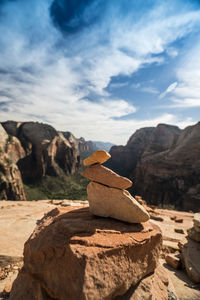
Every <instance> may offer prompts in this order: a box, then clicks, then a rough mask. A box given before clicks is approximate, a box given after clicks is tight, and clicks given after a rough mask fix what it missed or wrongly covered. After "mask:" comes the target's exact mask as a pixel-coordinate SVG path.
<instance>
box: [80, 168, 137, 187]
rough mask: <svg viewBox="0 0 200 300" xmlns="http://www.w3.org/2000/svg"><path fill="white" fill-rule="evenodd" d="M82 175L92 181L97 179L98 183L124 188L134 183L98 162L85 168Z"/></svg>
mask: <svg viewBox="0 0 200 300" xmlns="http://www.w3.org/2000/svg"><path fill="white" fill-rule="evenodd" d="M82 175H83V176H84V177H86V178H88V179H90V180H91V181H96V182H98V183H102V184H104V185H107V186H110V187H114V188H119V189H122V190H123V189H127V188H129V187H131V185H132V181H131V180H129V179H128V178H125V177H122V176H120V175H118V174H117V173H115V172H113V171H112V170H110V169H108V168H106V167H104V166H102V165H100V164H96V165H93V166H91V167H89V168H87V169H85V170H84V171H83V173H82Z"/></svg>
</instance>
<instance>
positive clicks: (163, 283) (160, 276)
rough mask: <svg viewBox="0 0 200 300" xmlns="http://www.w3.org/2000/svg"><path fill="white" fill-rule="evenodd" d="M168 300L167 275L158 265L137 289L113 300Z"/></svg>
mask: <svg viewBox="0 0 200 300" xmlns="http://www.w3.org/2000/svg"><path fill="white" fill-rule="evenodd" d="M120 299H123V300H141V299H142V300H168V299H169V298H168V275H167V273H166V271H165V270H164V268H163V267H161V266H160V265H158V267H157V268H156V269H155V272H154V273H153V274H151V275H149V276H147V277H145V278H144V279H142V280H141V281H140V283H139V285H138V287H137V288H136V289H135V290H134V292H132V291H131V290H130V291H129V292H128V293H127V298H125V297H124V296H122V297H117V298H116V299H115V300H120Z"/></svg>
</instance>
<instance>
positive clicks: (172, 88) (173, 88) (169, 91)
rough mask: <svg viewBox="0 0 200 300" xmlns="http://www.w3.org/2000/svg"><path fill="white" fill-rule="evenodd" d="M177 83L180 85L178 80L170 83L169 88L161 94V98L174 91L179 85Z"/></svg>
mask: <svg viewBox="0 0 200 300" xmlns="http://www.w3.org/2000/svg"><path fill="white" fill-rule="evenodd" d="M177 85H178V82H176V81H175V82H173V83H172V84H170V85H169V86H168V88H167V89H166V90H165V91H164V92H163V93H161V94H160V96H159V99H163V98H164V97H165V96H166V95H167V94H169V93H171V92H173V91H174V90H175V88H176V87H177Z"/></svg>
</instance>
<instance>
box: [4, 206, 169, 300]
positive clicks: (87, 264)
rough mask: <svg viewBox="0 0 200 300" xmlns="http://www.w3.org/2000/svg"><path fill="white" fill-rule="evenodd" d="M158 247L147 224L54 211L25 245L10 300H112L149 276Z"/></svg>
mask: <svg viewBox="0 0 200 300" xmlns="http://www.w3.org/2000/svg"><path fill="white" fill-rule="evenodd" d="M161 243H162V236H161V233H160V231H159V229H158V227H157V226H155V225H152V224H151V223H150V222H146V223H144V224H131V225H130V224H126V223H122V222H119V221H117V220H113V219H104V218H100V217H95V216H93V215H92V214H91V213H90V212H89V209H88V208H82V209H75V210H74V209H73V210H72V209H71V208H56V209H54V210H53V211H51V212H50V213H48V214H47V215H46V216H45V217H44V218H43V219H42V220H41V221H40V223H39V224H38V225H37V227H36V229H35V231H34V232H33V234H32V235H31V237H30V238H29V240H28V241H27V242H26V243H25V248H24V267H23V268H22V270H21V271H20V273H19V275H18V278H17V279H16V281H15V282H14V284H13V288H12V291H11V295H10V300H36V299H37V300H43V299H66V300H67V299H70V300H77V299H79V300H83V299H88V300H104V299H106V300H109V299H115V298H116V297H117V296H120V295H124V294H125V293H126V292H127V291H128V290H129V288H130V287H131V286H134V285H136V284H137V283H138V282H139V281H140V280H141V279H143V278H144V277H145V276H146V275H150V274H151V273H152V272H154V270H155V268H156V265H157V262H158V256H159V251H160V248H161ZM141 262H142V263H141ZM160 299H162V298H160ZM164 299H165V298H164Z"/></svg>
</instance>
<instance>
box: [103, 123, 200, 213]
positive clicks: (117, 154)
mask: <svg viewBox="0 0 200 300" xmlns="http://www.w3.org/2000/svg"><path fill="white" fill-rule="evenodd" d="M110 154H111V159H110V160H109V161H108V162H107V163H106V166H107V167H109V168H111V169H112V170H113V171H115V172H117V173H119V174H120V175H122V176H126V177H128V178H130V179H131V180H132V179H134V190H133V192H134V193H135V194H139V195H142V196H143V198H144V199H145V200H147V202H148V203H149V204H154V205H158V204H161V205H165V204H166V205H169V204H172V205H175V207H176V208H178V209H183V210H186V211H189V210H192V211H198V210H199V207H200V184H199V182H200V122H199V123H197V124H196V125H194V126H189V127H187V128H185V129H184V130H182V131H181V130H180V129H179V128H178V127H175V126H170V125H165V124H159V125H158V126H157V127H156V128H153V127H150V128H142V129H140V130H137V131H136V132H135V133H134V134H133V135H132V137H131V138H130V139H129V141H128V143H127V145H126V146H118V147H117V146H115V147H112V148H111V150H110Z"/></svg>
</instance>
